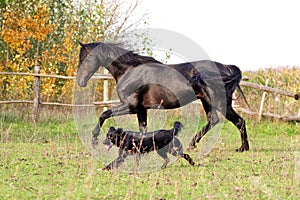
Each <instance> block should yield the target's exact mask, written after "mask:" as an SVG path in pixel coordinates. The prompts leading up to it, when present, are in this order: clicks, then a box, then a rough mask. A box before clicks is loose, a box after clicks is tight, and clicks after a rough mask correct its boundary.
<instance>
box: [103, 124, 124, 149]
mask: <svg viewBox="0 0 300 200" xmlns="http://www.w3.org/2000/svg"><path fill="white" fill-rule="evenodd" d="M122 132H123V129H122V128H118V129H115V127H110V128H109V130H108V133H107V135H106V138H105V140H104V141H103V144H104V145H105V148H106V150H107V151H109V150H110V148H111V147H112V146H113V145H116V146H120V141H121V140H122Z"/></svg>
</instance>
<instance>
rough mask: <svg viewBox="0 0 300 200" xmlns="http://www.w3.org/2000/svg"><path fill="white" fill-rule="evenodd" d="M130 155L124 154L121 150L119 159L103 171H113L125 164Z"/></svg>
mask: <svg viewBox="0 0 300 200" xmlns="http://www.w3.org/2000/svg"><path fill="white" fill-rule="evenodd" d="M127 155H128V153H127V152H124V151H123V150H122V149H120V150H119V157H118V158H116V159H115V160H114V161H112V162H111V163H109V164H108V165H107V166H106V167H104V168H103V169H102V170H111V169H113V168H118V167H119V166H120V165H121V163H122V162H124V160H125V158H126V157H127Z"/></svg>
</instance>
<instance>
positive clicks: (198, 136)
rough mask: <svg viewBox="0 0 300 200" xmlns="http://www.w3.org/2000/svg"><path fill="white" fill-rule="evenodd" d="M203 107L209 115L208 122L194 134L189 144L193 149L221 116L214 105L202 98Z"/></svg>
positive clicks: (207, 115)
mask: <svg viewBox="0 0 300 200" xmlns="http://www.w3.org/2000/svg"><path fill="white" fill-rule="evenodd" d="M201 101H202V105H203V108H204V110H205V113H206V117H207V121H208V122H207V124H206V125H205V126H204V127H203V128H202V129H201V130H200V131H199V132H198V133H197V134H196V135H195V136H194V138H193V139H192V141H191V142H190V144H189V147H188V149H192V148H195V147H196V143H198V142H199V141H200V140H201V138H202V137H203V136H204V135H205V134H206V133H207V132H208V131H209V130H210V129H212V128H213V127H214V126H215V125H216V124H217V123H218V122H219V117H218V114H217V111H216V110H215V109H214V108H212V106H211V105H210V104H209V103H208V102H207V101H206V100H204V99H201Z"/></svg>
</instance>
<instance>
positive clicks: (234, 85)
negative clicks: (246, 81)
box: [225, 65, 251, 108]
mask: <svg viewBox="0 0 300 200" xmlns="http://www.w3.org/2000/svg"><path fill="white" fill-rule="evenodd" d="M227 67H228V69H229V70H230V71H231V73H232V80H231V81H228V82H229V83H228V84H226V82H225V87H226V85H229V86H227V87H228V89H227V90H228V91H229V93H230V94H233V92H234V90H235V89H237V90H238V91H239V93H240V94H241V95H242V96H243V98H244V100H245V102H246V104H247V106H248V107H249V108H251V106H250V105H249V103H248V101H247V99H246V96H245V94H244V92H243V90H242V88H241V86H240V82H241V80H242V71H241V70H240V68H238V67H237V66H235V65H227Z"/></svg>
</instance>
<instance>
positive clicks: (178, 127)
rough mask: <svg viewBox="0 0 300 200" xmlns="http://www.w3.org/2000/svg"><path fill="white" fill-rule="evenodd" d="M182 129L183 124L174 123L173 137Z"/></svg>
mask: <svg viewBox="0 0 300 200" xmlns="http://www.w3.org/2000/svg"><path fill="white" fill-rule="evenodd" d="M182 128H183V124H182V123H181V122H175V123H174V128H173V129H174V132H173V135H174V136H177V135H178V133H179V132H180V131H181V129H182Z"/></svg>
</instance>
